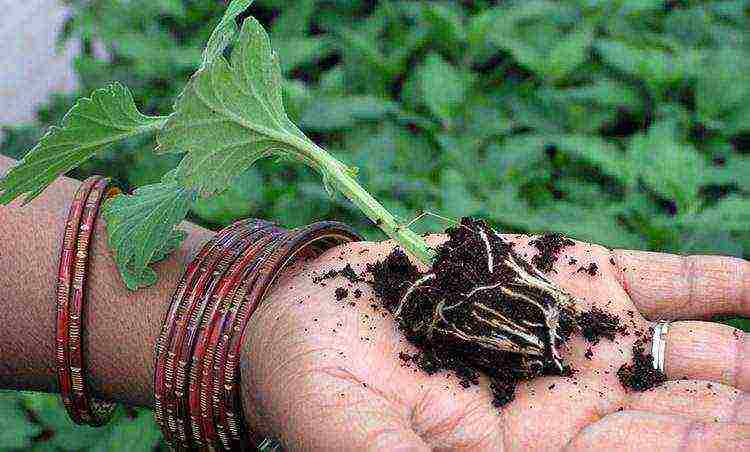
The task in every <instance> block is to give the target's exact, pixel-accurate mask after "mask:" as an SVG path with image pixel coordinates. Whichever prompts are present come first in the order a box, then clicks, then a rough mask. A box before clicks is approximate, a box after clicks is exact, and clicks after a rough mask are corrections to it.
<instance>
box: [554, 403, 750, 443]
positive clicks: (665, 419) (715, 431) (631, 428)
mask: <svg viewBox="0 0 750 452" xmlns="http://www.w3.org/2000/svg"><path fill="white" fill-rule="evenodd" d="M566 450H570V451H583V450H617V451H637V452H642V451H645V450H658V451H665V452H669V451H686V452H687V451H735V450H750V424H738V423H731V422H700V421H694V420H691V419H688V418H685V417H682V416H674V415H666V414H653V413H647V412H643V411H620V412H618V413H614V414H610V415H609V416H606V417H604V418H603V419H602V420H600V421H599V422H596V423H595V424H592V425H590V426H588V427H586V428H584V429H583V430H582V431H581V432H580V433H579V434H578V435H577V436H576V437H575V438H574V439H573V441H571V442H570V443H569V444H568V447H567V448H566Z"/></svg>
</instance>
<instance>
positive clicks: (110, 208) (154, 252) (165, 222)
mask: <svg viewBox="0 0 750 452" xmlns="http://www.w3.org/2000/svg"><path fill="white" fill-rule="evenodd" d="M170 176H171V173H170V174H169V175H167V176H166V177H165V180H164V181H162V182H160V183H158V184H151V185H145V186H143V187H141V188H139V189H138V190H136V191H135V192H134V193H133V194H132V195H118V196H116V197H114V198H112V199H110V200H109V201H107V203H106V204H105V205H104V208H103V211H102V215H103V216H104V219H105V220H106V221H107V239H108V242H109V246H110V248H111V249H112V251H113V253H114V257H115V262H116V263H117V267H118V268H119V269H120V274H121V275H122V277H123V281H124V282H125V285H126V286H127V287H128V288H129V289H131V290H136V289H138V288H139V287H145V286H149V285H151V284H153V283H154V282H156V273H154V271H153V270H152V269H151V268H149V267H148V265H149V264H150V263H152V262H154V261H157V260H161V259H163V258H164V257H165V256H166V255H167V254H168V253H169V252H170V251H172V250H173V249H174V248H176V247H177V246H179V243H180V242H181V241H182V239H183V238H184V235H183V234H182V233H180V232H178V231H175V227H176V226H177V225H178V224H179V223H180V222H181V221H182V220H183V219H184V218H185V215H187V212H188V208H189V207H190V203H191V202H192V201H193V199H194V194H193V193H192V192H191V191H190V190H187V189H185V188H184V187H182V186H181V185H180V184H179V183H177V182H175V181H174V180H172V179H170Z"/></svg>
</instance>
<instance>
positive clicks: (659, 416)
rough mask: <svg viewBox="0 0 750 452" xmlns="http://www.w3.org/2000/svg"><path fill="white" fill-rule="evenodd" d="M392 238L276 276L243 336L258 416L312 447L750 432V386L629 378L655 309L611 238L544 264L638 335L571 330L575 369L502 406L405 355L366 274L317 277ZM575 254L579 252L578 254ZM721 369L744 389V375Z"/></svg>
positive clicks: (677, 439)
mask: <svg viewBox="0 0 750 452" xmlns="http://www.w3.org/2000/svg"><path fill="white" fill-rule="evenodd" d="M513 239H514V241H515V242H516V250H517V251H520V253H521V254H522V255H523V254H529V255H531V254H532V252H533V251H532V250H533V249H532V248H530V247H529V246H528V239H522V238H519V237H513ZM391 249H392V244H389V243H387V242H386V243H378V244H376V243H358V244H351V245H349V246H347V247H345V248H339V249H335V250H332V251H330V252H329V253H328V254H326V255H325V256H322V257H321V258H319V259H317V260H315V261H313V262H310V263H307V264H300V265H298V267H297V268H296V269H295V270H294V271H290V272H288V273H287V275H286V276H285V277H284V278H283V279H282V280H281V281H279V283H278V284H277V287H276V290H274V292H273V293H271V294H270V295H269V296H268V297H267V299H266V300H265V302H264V304H263V305H262V306H261V308H259V310H258V312H256V313H255V314H254V316H253V319H252V321H251V326H250V328H249V331H248V338H247V340H246V344H248V350H247V352H246V353H245V356H248V360H247V363H245V364H243V382H245V383H247V384H246V385H244V387H246V388H248V387H250V388H254V389H251V392H252V393H253V394H254V395H255V397H252V398H251V397H246V398H245V402H246V408H247V409H246V412H250V413H251V416H250V417H251V418H250V419H248V421H249V423H250V425H262V426H264V428H265V430H266V431H265V432H264V433H272V434H276V435H280V436H281V439H282V440H283V441H284V442H285V443H287V444H289V445H290V446H291V447H294V448H300V449H312V450H368V449H369V450H428V449H430V448H434V449H439V450H443V449H444V450H463V449H466V450H519V449H520V450H533V449H540V450H561V449H564V448H566V447H569V448H572V449H579V448H580V449H586V448H588V447H594V445H596V447H599V448H607V449H618V450H624V449H631V448H632V449H643V448H644V447H645V448H647V449H654V448H658V449H661V450H671V449H678V448H680V447H681V446H682V445H683V444H689V443H690V438H691V435H694V434H705V435H710V434H712V431H711V430H710V428H711V424H709V422H718V425H720V426H721V427H722V429H721V431H720V432H718V433H717V434H719V437H720V438H723V439H726V440H727V441H729V442H730V443H731V444H732V447H740V448H741V447H744V446H742V445H739V446H738V445H737V444H738V443H736V441H745V442H750V424H747V423H749V422H750V413H746V414H745V415H744V418H741V415H740V414H738V412H739V413H742V412H743V411H746V410H745V409H744V407H747V408H748V410H747V411H750V399H749V398H748V397H747V395H746V394H745V393H743V392H741V391H739V390H737V389H735V388H732V387H731V386H728V385H727V386H725V385H722V384H712V385H708V384H706V383H705V382H697V381H690V380H682V381H679V382H677V381H675V382H668V383H667V384H665V385H663V386H662V387H659V388H656V389H654V390H651V391H647V392H643V393H632V392H628V391H626V390H625V389H624V388H623V387H622V386H621V384H620V383H619V381H618V379H617V369H619V367H620V366H621V365H622V364H624V363H626V362H629V361H631V358H632V345H633V343H634V342H635V341H636V340H637V339H638V335H636V334H635V332H636V331H640V332H643V333H644V337H645V338H647V339H648V338H650V333H649V327H650V325H651V323H650V322H649V321H647V320H646V319H645V318H644V317H643V315H642V314H641V312H644V311H646V312H645V313H646V314H652V315H653V314H654V313H655V312H656V311H655V310H654V309H650V308H648V307H647V306H646V305H645V304H641V305H639V306H637V305H636V303H634V302H633V300H632V299H631V297H630V296H629V295H628V292H626V290H625V289H624V288H623V283H626V282H627V281H626V279H627V278H625V279H624V278H623V276H622V275H623V274H624V272H627V271H628V269H627V268H626V269H625V270H624V272H623V271H622V270H621V268H622V266H621V265H620V264H621V263H620V262H616V261H615V258H616V257H617V256H616V255H613V254H612V253H611V252H610V251H609V250H607V249H605V248H603V247H599V246H595V245H587V244H579V245H577V246H575V247H571V248H567V249H565V250H563V252H562V253H561V255H560V259H559V262H558V263H557V265H556V267H555V269H556V272H555V273H552V274H551V275H549V277H550V278H551V279H553V280H554V281H555V282H556V283H558V284H559V285H560V286H561V287H562V288H563V289H564V290H566V291H568V292H569V293H571V294H572V295H574V296H576V297H577V298H578V299H579V300H581V304H582V307H583V309H588V308H590V307H592V306H598V307H600V308H601V309H603V310H605V311H607V312H610V313H614V314H616V315H618V316H619V317H620V318H621V320H622V322H623V323H624V324H625V325H626V326H627V329H628V330H629V331H630V334H629V335H627V336H623V335H618V336H617V337H616V340H615V341H609V340H606V339H603V340H601V341H600V342H599V343H598V344H597V345H595V346H591V345H590V344H588V343H587V342H585V341H584V339H583V338H581V337H580V336H575V337H573V338H572V339H571V340H570V341H569V342H568V343H567V344H566V346H565V349H564V352H563V354H564V356H565V359H566V361H567V362H568V363H570V364H571V365H572V366H573V368H575V369H576V370H577V372H576V373H575V374H574V376H573V377H544V378H538V379H535V380H534V381H531V382H527V383H523V384H521V385H519V386H518V389H517V392H516V397H515V400H514V401H513V402H511V403H510V404H508V405H506V406H504V407H503V408H502V409H500V410H498V409H497V408H494V407H493V406H492V404H491V400H492V395H491V393H490V391H489V388H488V382H487V380H486V379H485V378H484V377H482V380H481V382H480V385H478V386H473V387H471V388H468V389H465V388H463V387H461V386H460V384H459V380H458V379H457V378H456V377H455V376H453V375H452V374H449V373H446V372H443V373H438V374H435V375H432V376H429V375H427V374H425V373H424V372H422V371H420V370H418V369H416V368H415V367H414V366H413V365H412V366H408V365H404V363H403V361H402V360H400V359H399V357H398V356H399V352H401V351H405V352H407V353H412V352H414V351H415V349H414V348H413V347H412V346H411V345H410V344H408V343H406V341H405V339H404V338H403V337H402V335H401V334H400V333H399V332H398V331H397V329H396V326H395V322H394V321H393V318H392V316H391V315H390V314H387V313H386V312H385V311H384V310H383V309H382V308H378V307H377V306H378V304H377V301H376V300H375V299H374V295H373V294H372V291H371V289H370V287H369V285H368V284H366V283H357V284H352V283H349V282H348V281H347V280H345V279H344V278H342V277H337V278H335V279H327V280H323V281H321V282H318V283H314V282H313V277H314V276H318V275H322V274H324V273H326V272H327V271H328V270H331V269H338V268H342V267H343V266H344V265H345V264H346V263H350V264H351V265H352V267H353V268H354V270H355V271H356V272H357V273H358V274H363V273H364V271H365V268H366V264H368V263H372V262H375V261H377V260H379V259H382V258H383V257H384V256H385V255H387V253H388V252H390V250H391ZM570 258H574V259H575V260H576V261H577V264H575V265H569V261H571V259H570ZM591 262H593V263H596V264H597V266H598V268H599V271H598V272H597V274H596V275H594V276H591V275H588V274H586V273H584V272H578V271H577V270H578V269H579V268H580V266H581V265H588V264H589V263H591ZM743 265H744V264H743ZM363 276H364V277H367V275H363ZM631 277H633V275H631ZM635 277H637V276H635ZM625 285H626V286H627V284H625ZM339 287H345V288H347V289H348V296H347V297H346V298H344V299H342V300H336V296H335V290H336V288H339ZM357 290H359V291H361V294H359V293H358V294H359V295H360V296H359V297H358V298H355V292H357ZM282 294H283V295H282ZM373 305H374V306H373ZM639 311H640V312H639ZM648 311H651V312H648ZM733 334H735V333H734V332H733ZM746 342H748V343H750V341H746ZM678 345H679V344H676V346H678ZM589 347H591V350H592V352H593V356H591V357H590V358H589V357H587V356H585V353H586V351H587V350H588V349H589ZM679 364H680V363H678V362H676V363H675V365H676V367H675V369H676V371H677V372H679V371H680V369H679V367H680V366H679ZM683 367H685V366H683ZM688 367H689V366H688ZM714 370H715V369H714ZM702 371H703V372H704V375H700V372H701V370H693V371H692V372H693V374H692V375H691V374H690V372H691V371H690V370H689V369H687V368H686V369H684V374H685V375H684V376H686V377H691V378H705V379H709V378H706V377H712V376H713V375H712V374H711V372H712V370H711V369H708V370H706V369H703V370H702ZM696 372H697V373H696ZM706 372H708V373H706ZM725 376H726V375H725ZM733 378H739V377H737V376H736V375H735V376H734V377H733ZM725 382H727V383H734V385H735V386H737V387H738V388H742V389H745V390H747V389H748V388H746V387H743V386H744V384H745V383H744V382H739V383H737V382H734V381H725ZM696 421H697V422H696ZM740 421H741V422H744V424H743V423H741V422H740ZM737 425H739V426H740V427H736V426H737ZM704 426H705V428H704ZM727 428H728V429H729V430H731V431H730V432H729V433H727V432H725V430H726V429H727ZM738 429H739V430H738ZM696 432H697V433H696ZM732 432H734V433H736V435H735V434H734V433H732ZM737 435H739V436H737ZM743 435H744V436H743ZM727 438H728V439H727ZM738 438H739V439H738ZM743 438H744V440H743ZM723 439H722V440H723ZM742 444H744V443H742Z"/></svg>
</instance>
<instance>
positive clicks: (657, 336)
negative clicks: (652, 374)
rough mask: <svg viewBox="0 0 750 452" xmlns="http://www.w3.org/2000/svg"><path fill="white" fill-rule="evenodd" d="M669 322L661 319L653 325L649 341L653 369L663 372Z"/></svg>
mask: <svg viewBox="0 0 750 452" xmlns="http://www.w3.org/2000/svg"><path fill="white" fill-rule="evenodd" d="M669 324H670V322H668V321H665V320H662V321H660V322H658V323H657V324H656V326H654V338H653V340H652V341H651V356H652V357H653V358H652V359H653V361H652V364H653V366H654V369H656V370H658V371H659V372H662V373H663V372H664V355H665V353H664V352H665V350H666V348H667V333H668V332H669Z"/></svg>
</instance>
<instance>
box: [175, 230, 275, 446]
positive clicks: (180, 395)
mask: <svg viewBox="0 0 750 452" xmlns="http://www.w3.org/2000/svg"><path fill="white" fill-rule="evenodd" d="M269 226H270V225H269ZM266 229H267V228H266V227H265V226H260V227H258V226H257V225H254V224H251V225H243V226H241V227H234V228H233V231H232V233H231V234H230V236H229V237H228V239H227V240H226V242H224V243H222V246H221V247H220V249H221V253H220V254H218V255H217V256H216V257H215V260H213V261H210V262H209V263H208V265H207V267H206V269H205V271H204V273H203V275H201V278H199V279H198V280H197V282H196V284H195V287H194V289H193V293H192V295H193V296H191V297H190V299H189V300H190V302H191V306H190V307H189V308H188V311H189V312H190V315H189V316H188V317H187V318H188V323H187V325H186V327H185V328H182V329H181V330H180V331H179V332H178V335H177V338H176V341H175V343H174V346H173V348H172V350H173V352H174V353H175V358H176V359H175V363H174V365H175V368H174V370H173V374H174V378H175V381H174V384H173V387H172V391H173V397H174V398H173V406H174V413H175V417H176V420H177V426H178V433H179V438H180V441H181V442H182V445H183V446H184V447H188V446H189V441H190V438H188V433H189V431H188V430H189V429H190V428H191V425H192V423H191V416H190V414H191V413H189V412H188V394H186V383H187V379H188V377H189V376H190V375H192V374H193V369H194V368H195V367H196V364H197V363H196V357H195V354H194V351H195V346H196V340H197V339H198V337H199V335H200V334H201V333H202V331H203V330H205V328H206V327H207V326H208V315H207V313H209V312H211V311H212V310H213V309H214V306H215V305H216V302H217V299H216V296H215V290H216V288H217V285H218V283H219V281H221V279H222V278H223V276H224V274H225V273H226V272H227V270H228V269H229V267H230V266H231V265H232V264H233V263H234V261H235V260H236V259H237V258H238V256H239V255H241V254H242V252H243V251H244V250H245V248H247V246H248V245H249V244H250V243H252V242H253V241H254V240H255V239H256V238H257V237H258V236H262V235H264V234H266V233H267V231H266ZM191 436H192V438H195V437H196V435H195V433H194V434H193V435H191Z"/></svg>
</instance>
